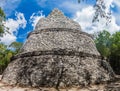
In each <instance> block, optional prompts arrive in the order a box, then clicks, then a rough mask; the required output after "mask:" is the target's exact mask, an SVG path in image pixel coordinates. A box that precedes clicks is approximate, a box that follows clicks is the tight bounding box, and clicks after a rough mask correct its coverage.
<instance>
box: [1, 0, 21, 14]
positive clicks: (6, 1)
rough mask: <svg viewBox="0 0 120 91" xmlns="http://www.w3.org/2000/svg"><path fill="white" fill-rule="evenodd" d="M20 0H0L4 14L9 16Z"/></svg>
mask: <svg viewBox="0 0 120 91" xmlns="http://www.w3.org/2000/svg"><path fill="white" fill-rule="evenodd" d="M21 1H22V0H0V7H2V8H3V10H4V11H5V13H6V15H7V16H9V15H10V14H11V13H12V12H13V11H14V10H15V9H16V8H17V7H18V5H19V4H20V2H21Z"/></svg>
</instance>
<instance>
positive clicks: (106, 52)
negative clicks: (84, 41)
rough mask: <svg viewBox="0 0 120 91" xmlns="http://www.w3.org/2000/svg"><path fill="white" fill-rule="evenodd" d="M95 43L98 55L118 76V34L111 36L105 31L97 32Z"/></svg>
mask: <svg viewBox="0 0 120 91" xmlns="http://www.w3.org/2000/svg"><path fill="white" fill-rule="evenodd" d="M95 43H96V47H97V49H98V51H99V52H100V54H101V55H102V56H103V57H104V58H105V57H106V58H107V59H108V60H109V62H110V64H111V66H112V68H113V69H114V71H115V73H117V74H120V32H116V33H114V34H112V35H111V34H110V33H109V32H107V31H105V30H104V31H102V32H99V33H98V34H97V36H96V37H95Z"/></svg>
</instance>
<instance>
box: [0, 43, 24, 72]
mask: <svg viewBox="0 0 120 91" xmlns="http://www.w3.org/2000/svg"><path fill="white" fill-rule="evenodd" d="M21 46H22V43H19V42H13V43H11V45H9V46H7V45H5V44H2V43H0V74H1V73H2V72H3V71H4V69H5V68H6V67H7V65H8V63H9V62H10V59H11V57H12V56H13V55H15V54H17V53H18V51H19V49H20V48H21Z"/></svg>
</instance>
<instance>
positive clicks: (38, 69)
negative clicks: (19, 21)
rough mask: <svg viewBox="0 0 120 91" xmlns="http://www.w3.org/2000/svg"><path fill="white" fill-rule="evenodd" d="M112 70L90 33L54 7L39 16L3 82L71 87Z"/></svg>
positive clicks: (107, 75)
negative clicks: (40, 17)
mask: <svg viewBox="0 0 120 91" xmlns="http://www.w3.org/2000/svg"><path fill="white" fill-rule="evenodd" d="M114 76H115V74H114V72H113V70H112V69H111V67H110V65H109V64H108V63H107V62H106V60H102V59H101V56H100V54H99V52H98V51H97V49H96V46H95V43H94V41H93V39H92V38H91V37H90V36H89V34H87V33H84V32H82V30H81V28H80V25H79V24H78V23H76V22H74V21H73V20H71V19H69V18H67V17H66V16H64V15H63V13H61V11H59V10H57V9H55V10H53V11H52V12H51V14H50V15H48V17H46V18H42V19H40V20H39V22H38V24H37V25H36V28H35V30H34V31H32V32H31V33H30V34H29V36H28V39H27V40H26V42H25V44H24V45H23V47H22V48H21V50H20V53H19V54H17V55H15V56H14V57H13V58H12V59H11V62H10V64H9V65H8V67H7V68H6V69H5V71H4V73H3V76H2V82H5V83H8V84H11V85H22V86H32V87H55V88H59V87H61V88H62V87H74V86H87V85H90V84H98V83H102V82H108V81H111V80H113V79H114Z"/></svg>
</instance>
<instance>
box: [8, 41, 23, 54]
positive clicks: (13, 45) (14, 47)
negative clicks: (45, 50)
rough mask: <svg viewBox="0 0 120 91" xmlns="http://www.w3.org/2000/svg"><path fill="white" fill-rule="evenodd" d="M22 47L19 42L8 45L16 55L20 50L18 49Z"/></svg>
mask: <svg viewBox="0 0 120 91" xmlns="http://www.w3.org/2000/svg"><path fill="white" fill-rule="evenodd" d="M22 45H23V44H22V43H20V42H12V43H11V44H10V45H9V47H11V48H13V49H14V52H15V53H18V52H19V50H20V48H21V47H22Z"/></svg>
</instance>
